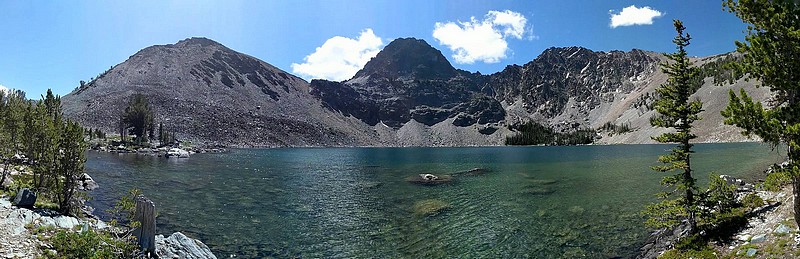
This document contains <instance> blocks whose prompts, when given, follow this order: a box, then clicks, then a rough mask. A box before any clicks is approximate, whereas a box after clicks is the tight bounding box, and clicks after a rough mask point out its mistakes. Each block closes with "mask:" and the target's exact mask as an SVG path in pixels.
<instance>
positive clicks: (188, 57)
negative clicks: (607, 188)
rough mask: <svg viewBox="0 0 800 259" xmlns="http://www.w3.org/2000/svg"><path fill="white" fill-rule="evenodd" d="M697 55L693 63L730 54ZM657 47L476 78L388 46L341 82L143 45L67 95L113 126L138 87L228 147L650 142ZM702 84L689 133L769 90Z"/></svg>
mask: <svg viewBox="0 0 800 259" xmlns="http://www.w3.org/2000/svg"><path fill="white" fill-rule="evenodd" d="M726 57H727V55H720V56H714V57H707V58H696V59H695V62H696V64H697V65H704V64H710V63H714V62H718V61H719V60H721V59H723V58H726ZM664 61H665V58H664V56H663V55H661V54H658V53H654V52H648V51H643V50H632V51H629V52H622V51H611V52H596V51H591V50H589V49H585V48H581V47H559V48H550V49H547V50H545V51H544V52H543V53H542V54H541V55H540V56H539V57H537V58H536V59H534V60H532V61H530V62H528V63H527V64H524V65H521V66H520V65H510V66H508V67H506V68H505V69H504V70H503V71H500V72H497V73H494V74H491V75H482V74H480V73H470V72H468V71H463V70H459V69H456V68H454V67H453V66H452V65H451V64H450V62H448V61H447V58H446V57H445V56H444V55H442V53H441V52H440V51H439V50H437V49H435V48H433V47H432V46H430V45H429V44H428V43H426V42H425V41H423V40H419V39H414V38H402V39H397V40H394V41H392V42H391V43H389V44H388V45H387V46H386V47H385V48H384V49H383V50H382V51H381V52H380V53H378V55H377V56H376V57H374V58H372V60H370V61H369V62H368V63H367V64H366V65H365V66H364V68H363V69H362V70H360V71H358V72H357V73H356V75H355V76H354V77H353V78H351V79H349V80H346V81H343V82H332V81H326V80H312V81H311V82H310V83H308V82H306V81H304V80H302V79H300V78H298V77H295V76H293V75H290V74H288V73H286V72H284V71H281V70H279V69H277V68H275V67H273V66H271V65H269V64H267V63H265V62H263V61H260V60H258V59H255V58H253V57H250V56H247V55H245V54H241V53H238V52H235V51H233V50H230V49H228V48H226V47H224V46H222V45H221V44H219V43H216V42H214V41H211V40H208V39H203V38H192V39H187V40H183V41H180V42H178V43H176V44H170V45H162V46H152V47H148V48H145V49H143V50H141V51H139V52H138V53H136V54H135V55H133V56H131V57H130V58H129V59H128V60H127V61H125V62H123V63H121V64H119V65H117V66H114V67H112V69H110V70H109V71H106V72H105V73H103V74H101V76H100V77H99V78H97V79H95V80H94V81H92V82H90V83H89V84H86V85H84V86H82V87H79V88H78V89H76V90H75V91H73V92H72V93H70V94H69V95H67V96H64V98H63V103H64V111H65V114H66V115H67V116H70V117H73V118H76V119H78V120H79V121H80V122H82V123H84V125H86V126H89V127H101V128H103V129H105V130H107V131H111V132H114V129H116V125H117V123H118V119H119V114H121V113H122V110H123V109H124V106H125V104H126V103H127V100H128V98H129V97H130V96H131V95H133V94H135V93H141V94H144V95H146V96H147V97H148V99H149V100H150V102H151V106H153V107H155V111H156V114H157V118H156V121H158V122H164V123H165V125H166V127H167V128H168V129H170V130H174V131H176V132H178V136H179V138H184V139H190V140H194V141H198V142H203V143H209V144H220V145H228V146H230V145H233V146H352V145H363V146H463V145H502V144H503V141H504V139H505V137H507V136H510V135H512V134H514V133H515V132H514V131H513V130H511V129H510V128H512V127H510V126H512V125H518V124H522V123H525V122H528V121H536V122H539V123H542V124H545V125H549V126H551V127H553V128H554V129H556V130H557V131H561V132H570V131H575V130H578V129H584V128H593V129H598V128H600V127H601V126H603V125H605V124H608V123H610V124H618V125H622V124H625V125H630V127H631V128H632V129H633V131H632V132H627V133H622V134H619V133H616V134H615V133H612V132H600V136H599V137H602V138H601V139H599V142H600V143H652V141H651V140H650V138H649V137H650V136H652V135H654V134H657V133H659V132H662V131H663V130H662V129H656V128H652V127H651V126H650V125H649V118H650V117H652V116H653V115H654V111H652V109H651V107H650V105H651V104H652V102H653V101H654V100H655V96H654V90H655V88H656V87H658V86H659V85H660V84H662V83H664V82H665V81H666V79H667V77H666V75H664V74H663V73H662V72H661V71H660V69H659V66H658V64H659V63H660V62H664ZM711 81H712V80H711V79H710V78H707V79H706V80H705V84H704V85H703V87H702V88H700V90H699V91H698V93H697V94H696V95H695V97H696V98H700V99H701V100H703V101H704V102H705V103H706V104H705V106H704V109H705V111H704V112H703V113H702V114H701V116H703V120H701V121H700V122H698V123H697V124H696V125H697V126H698V128H697V130H696V132H697V133H698V135H699V139H698V140H699V141H705V142H717V141H741V140H743V138H742V137H741V136H740V135H739V134H738V130H737V129H736V128H734V127H732V126H724V125H722V117H721V116H720V115H719V111H720V110H722V109H723V108H724V107H725V105H727V90H728V89H738V88H745V89H747V90H748V91H749V92H751V93H753V96H754V98H757V99H761V100H764V99H766V98H768V97H769V92H768V90H767V89H765V88H760V89H756V88H754V86H753V83H749V82H744V81H739V82H737V83H736V84H733V85H726V86H717V85H715V84H713V83H712V82H711Z"/></svg>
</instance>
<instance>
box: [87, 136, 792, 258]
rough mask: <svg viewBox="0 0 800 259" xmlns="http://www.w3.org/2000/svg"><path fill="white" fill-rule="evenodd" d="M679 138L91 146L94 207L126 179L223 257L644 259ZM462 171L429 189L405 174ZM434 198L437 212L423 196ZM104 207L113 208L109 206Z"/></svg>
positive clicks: (738, 159)
mask: <svg viewBox="0 0 800 259" xmlns="http://www.w3.org/2000/svg"><path fill="white" fill-rule="evenodd" d="M669 148H670V146H663V145H618V146H577V147H576V146H573V147H480V148H325V149H323V148H294V149H241V150H232V151H231V152H229V153H225V154H196V155H193V156H192V157H191V158H189V159H165V158H158V157H147V156H137V155H117V154H110V153H97V152H90V153H89V155H88V157H89V160H88V163H87V166H86V170H87V172H88V173H89V174H90V175H92V177H93V178H94V179H95V180H96V181H97V182H98V183H99V184H100V188H99V189H97V190H95V191H94V192H93V193H91V195H92V196H93V197H94V200H93V201H91V202H90V204H91V205H92V206H94V207H96V208H97V211H98V212H101V211H103V210H105V209H107V208H108V207H109V206H110V205H111V204H112V202H113V200H115V199H117V198H119V197H120V196H121V195H122V194H123V193H125V192H126V191H127V190H129V189H130V188H134V187H135V188H139V189H142V190H143V191H144V193H145V195H146V196H148V197H149V198H151V199H152V200H153V201H154V202H155V203H156V206H157V207H156V208H157V211H158V213H159V216H158V218H157V223H158V226H157V228H158V232H159V233H162V234H169V233H172V232H174V231H181V232H183V233H185V234H187V235H189V236H193V237H196V238H199V239H201V240H203V242H204V243H206V244H207V245H208V246H209V247H210V248H211V249H212V251H213V252H214V253H215V254H216V255H217V256H220V257H228V256H229V255H232V254H235V255H239V256H244V257H263V256H275V257H306V258H308V257H347V258H352V257H391V258H397V257H406V258H409V257H410V258H421V257H425V258H431V257H435V258H441V257H457V258H464V257H503V258H507V257H536V258H558V257H565V258H574V257H579V256H588V257H592V258H603V257H605V258H607V257H616V256H620V257H629V256H632V255H634V254H635V253H636V252H637V251H638V248H639V246H640V245H641V244H642V242H643V241H644V239H645V238H646V237H647V235H648V231H647V229H645V228H644V227H643V225H642V221H643V218H642V217H641V216H640V215H639V214H638V213H639V211H641V210H642V209H643V208H644V206H645V204H647V203H650V202H653V201H655V199H654V197H653V194H654V193H656V192H658V191H659V190H661V189H660V188H661V187H660V186H659V185H658V182H659V179H660V178H661V176H663V174H660V173H656V172H653V171H651V170H650V169H649V166H651V165H656V164H657V162H656V157H657V156H658V155H659V154H662V153H665V150H666V149H669ZM696 152H697V153H696V154H695V156H694V158H695V160H693V166H695V172H698V173H702V174H704V175H702V176H701V175H699V174H698V175H697V176H696V177H698V178H700V183H701V184H706V182H707V176H705V174H707V173H708V172H710V171H712V170H714V171H716V172H717V173H721V174H730V175H735V176H744V175H746V174H755V173H757V172H761V171H763V169H764V168H766V166H767V165H769V164H772V163H776V162H780V161H781V160H782V159H781V157H782V156H781V155H779V154H777V153H775V152H770V148H769V147H767V146H764V145H761V144H757V143H736V144H702V145H697V146H696ZM475 167H480V168H486V169H489V170H490V172H488V173H486V174H482V175H474V176H467V175H460V176H456V177H455V178H454V181H453V182H452V183H450V184H445V185H440V186H420V185H414V184H411V183H408V182H406V180H405V178H406V177H409V176H414V175H417V174H420V173H433V174H450V173H455V172H459V171H465V170H468V169H471V168H475ZM427 199H437V200H441V201H443V202H445V203H447V204H449V209H447V210H445V211H443V212H442V213H439V214H437V215H434V216H425V215H420V214H419V213H415V210H414V204H415V203H417V202H419V201H422V200H427ZM101 216H103V215H101Z"/></svg>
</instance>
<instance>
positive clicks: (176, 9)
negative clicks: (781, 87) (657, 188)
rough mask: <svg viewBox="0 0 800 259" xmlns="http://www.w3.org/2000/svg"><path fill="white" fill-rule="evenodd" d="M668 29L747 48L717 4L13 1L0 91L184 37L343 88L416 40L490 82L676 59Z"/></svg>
mask: <svg viewBox="0 0 800 259" xmlns="http://www.w3.org/2000/svg"><path fill="white" fill-rule="evenodd" d="M632 5H633V6H635V7H636V9H627V10H626V9H625V8H626V7H631V6H632ZM645 8H646V9H645ZM623 10H625V11H623ZM628 11H630V12H628ZM636 11H638V12H636ZM620 13H622V14H624V16H625V17H622V16H620V17H619V18H620V19H619V20H617V23H618V24H617V25H619V24H620V23H621V24H625V22H627V23H628V24H635V25H629V26H622V25H620V26H616V27H614V26H611V20H612V19H611V17H612V15H618V14H620ZM631 15H633V16H631ZM654 15H655V16H654ZM636 16H638V17H636ZM641 16H645V17H641ZM648 16H649V18H650V19H649V22H651V24H647V23H648ZM520 17H521V19H520ZM672 19H681V20H683V21H684V24H685V25H686V27H687V31H688V32H689V33H690V34H691V35H692V36H693V37H694V40H693V41H692V45H691V46H689V48H688V51H689V54H690V55H696V56H707V55H713V54H719V53H725V52H729V51H733V50H734V45H733V42H734V40H741V39H742V38H743V37H744V33H743V30H744V29H745V25H744V24H742V22H741V21H739V20H738V19H737V18H736V17H735V16H734V15H733V14H730V13H727V12H725V11H723V10H722V5H721V1H714V0H703V1H696V0H663V1H642V0H629V1H617V0H605V1H573V0H557V1H503V0H499V1H498V0H494V1H492V0H486V1H477V0H476V1H470V0H463V1H432V0H422V1H417V0H407V1H344V0H341V1H335V0H332V1H234V0H229V1H26V0H24V1H23V0H20V1H15V0H10V1H0V86H3V87H7V88H15V89H21V90H24V91H26V92H27V93H28V97H32V98H35V97H38V96H39V95H41V94H42V93H44V92H45V91H46V89H47V88H52V89H53V90H54V92H55V93H56V94H60V95H65V94H67V93H69V92H70V91H72V89H74V88H75V87H76V86H77V85H78V82H79V81H80V80H86V81H88V80H89V78H91V77H94V76H96V75H98V74H99V73H101V72H103V71H104V70H106V69H108V68H109V67H110V66H112V65H116V64H118V63H121V62H123V61H125V60H126V59H127V58H128V57H129V56H131V55H133V54H134V53H136V52H137V51H139V50H140V49H142V48H145V47H147V46H151V45H157V44H170V43H175V42H177V41H179V40H181V39H185V38H189V37H207V38H210V39H213V40H215V41H218V42H220V43H222V44H224V45H226V46H228V47H230V48H232V49H234V50H237V51H240V52H243V53H246V54H249V55H252V56H254V57H257V58H259V59H261V60H264V61H266V62H268V63H270V64H273V65H275V66H277V67H278V68H281V69H283V70H285V71H288V72H290V73H293V74H296V75H299V76H301V77H304V78H307V79H308V78H316V77H320V78H332V79H336V78H347V77H349V76H348V75H352V73H354V70H357V68H359V66H362V65H363V63H364V62H366V60H369V57H371V55H374V54H375V53H377V51H379V50H380V49H381V48H382V47H383V46H385V45H386V44H388V43H389V42H390V41H391V40H392V39H395V38H399V37H415V38H420V39H424V40H425V41H427V42H428V43H429V44H431V45H432V46H433V47H435V48H437V49H439V50H441V51H442V53H443V54H444V55H445V56H446V57H447V58H448V59H449V60H450V62H451V63H453V65H454V66H455V67H457V68H460V69H464V70H468V71H473V72H475V71H480V72H481V73H484V74H489V73H493V72H497V71H499V70H502V69H503V68H504V67H505V66H507V65H510V64H524V63H527V62H528V61H531V60H533V59H534V58H536V56H538V55H539V54H540V53H541V52H542V51H543V50H544V49H547V48H549V47H552V46H583V47H587V48H589V49H592V50H598V51H609V50H630V49H632V48H638V49H645V50H652V51H658V52H671V51H673V50H674V45H673V44H672V43H671V39H672V37H674V35H675V31H674V29H673V27H672ZM523 21H524V23H522V22H523ZM520 25H521V26H520ZM436 29H441V30H440V31H439V33H434V31H435V30H436ZM434 35H436V37H434ZM336 36H339V37H336ZM487 37H488V38H487ZM359 40H360V41H359ZM326 42H327V43H326ZM482 44H484V45H482ZM318 48H319V49H318ZM293 64H294V65H293ZM337 64H340V65H337Z"/></svg>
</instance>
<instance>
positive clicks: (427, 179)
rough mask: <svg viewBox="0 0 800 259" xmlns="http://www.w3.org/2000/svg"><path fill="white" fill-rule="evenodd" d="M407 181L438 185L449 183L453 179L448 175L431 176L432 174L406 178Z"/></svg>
mask: <svg viewBox="0 0 800 259" xmlns="http://www.w3.org/2000/svg"><path fill="white" fill-rule="evenodd" d="M406 180H407V181H409V182H411V183H416V184H423V185H438V184H443V183H449V182H451V181H453V177H452V176H449V175H438V176H437V175H433V174H419V175H415V176H411V177H408V178H406Z"/></svg>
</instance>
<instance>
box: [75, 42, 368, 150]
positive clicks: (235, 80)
mask: <svg viewBox="0 0 800 259" xmlns="http://www.w3.org/2000/svg"><path fill="white" fill-rule="evenodd" d="M137 93H138V94H143V95H145V97H146V98H147V99H148V101H149V103H150V107H151V108H152V109H153V110H154V113H155V114H154V115H155V121H156V123H163V124H164V127H165V129H166V130H167V131H170V132H175V133H176V135H177V137H178V138H179V139H184V140H190V141H196V142H202V143H206V144H209V145H226V146H230V145H233V146H290V145H291V146H297V145H310V146H319V145H358V144H362V143H365V142H368V140H369V139H371V137H369V136H367V134H360V132H367V131H366V130H364V129H362V128H358V129H357V130H353V129H350V127H351V126H353V125H350V124H354V125H355V126H354V127H358V126H359V125H358V124H359V122H357V121H352V120H348V119H347V118H344V117H343V116H338V115H337V114H333V113H330V112H328V110H326V109H323V108H322V105H321V103H320V102H319V101H317V100H316V99H315V98H313V97H312V96H311V95H310V94H309V88H308V83H307V82H306V81H304V80H303V79H300V78H298V77H296V76H294V75H291V74H289V73H286V72H284V71H281V70H280V69H278V68H276V67H274V66H272V65H270V64H267V63H266V62H263V61H261V60H258V59H256V58H253V57H251V56H248V55H245V54H242V53H239V52H236V51H233V50H231V49H229V48H227V47H225V46H223V45H221V44H219V43H217V42H214V41H212V40H209V39H205V38H191V39H186V40H183V41H180V42H178V43H176V44H169V45H159V46H151V47H148V48H145V49H143V50H141V51H139V52H138V53H136V54H134V55H133V56H131V57H130V58H128V60H126V61H125V62H123V63H121V64H119V65H116V66H114V67H112V68H111V69H110V70H108V71H106V72H104V73H103V74H101V75H100V76H99V77H98V78H97V79H94V80H93V81H91V82H89V83H88V84H85V85H83V86H81V87H79V88H77V89H75V90H74V91H73V92H71V93H70V94H68V95H66V96H64V97H63V99H62V102H63V107H64V114H65V115H66V116H68V117H71V118H74V119H77V120H78V121H79V122H81V123H82V124H83V125H85V126H87V127H98V128H101V129H103V130H105V131H107V132H118V130H117V129H118V128H119V127H118V126H117V125H118V123H119V117H120V115H121V114H122V112H123V110H124V109H125V107H126V105H127V103H128V100H129V98H130V97H131V96H132V95H134V94H137Z"/></svg>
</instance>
